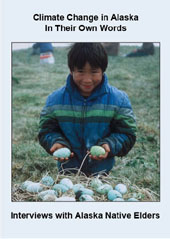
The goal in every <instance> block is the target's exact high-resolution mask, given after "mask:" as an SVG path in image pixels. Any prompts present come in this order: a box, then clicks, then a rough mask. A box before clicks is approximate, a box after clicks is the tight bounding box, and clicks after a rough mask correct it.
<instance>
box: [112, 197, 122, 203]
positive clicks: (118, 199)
mask: <svg viewBox="0 0 170 239" xmlns="http://www.w3.org/2000/svg"><path fill="white" fill-rule="evenodd" d="M124 201H125V200H124V199H123V198H115V199H114V200H113V202H124Z"/></svg>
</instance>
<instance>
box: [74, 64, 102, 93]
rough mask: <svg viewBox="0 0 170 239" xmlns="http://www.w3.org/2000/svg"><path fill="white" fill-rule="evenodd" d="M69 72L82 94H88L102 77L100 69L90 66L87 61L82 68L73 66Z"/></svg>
mask: <svg viewBox="0 0 170 239" xmlns="http://www.w3.org/2000/svg"><path fill="white" fill-rule="evenodd" d="M71 74H72V76H73V80H74V83H75V84H76V85H77V86H78V88H79V90H80V92H81V94H82V95H83V96H90V95H91V93H92V91H93V90H94V89H95V88H96V87H97V86H98V85H99V84H100V83H101V81H102V77H103V72H102V69H101V68H92V67H91V66H90V64H89V63H88V62H87V63H86V64H85V65H84V67H83V68H82V69H78V68H77V67H75V68H74V70H73V72H71Z"/></svg>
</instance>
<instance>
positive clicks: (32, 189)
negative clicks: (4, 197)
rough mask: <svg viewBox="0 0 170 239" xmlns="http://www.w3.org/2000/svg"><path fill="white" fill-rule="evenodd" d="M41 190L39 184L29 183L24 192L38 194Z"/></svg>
mask: <svg viewBox="0 0 170 239" xmlns="http://www.w3.org/2000/svg"><path fill="white" fill-rule="evenodd" d="M42 190H43V187H42V185H41V184H40V183H33V182H32V183H31V184H29V185H28V186H27V188H26V191H27V192H30V193H39V192H41V191H42Z"/></svg>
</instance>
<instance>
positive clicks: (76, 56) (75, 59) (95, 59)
mask: <svg viewBox="0 0 170 239" xmlns="http://www.w3.org/2000/svg"><path fill="white" fill-rule="evenodd" d="M87 62H88V63H89V64H90V66H91V67H94V68H101V69H102V72H104V71H105V70H106V68H107V64H108V57H107V53H106V51H105V49H104V47H103V46H102V44H101V43H75V44H74V45H73V46H72V47H71V49H70V51H69V52H68V67H69V68H70V71H73V70H74V68H75V67H77V68H78V69H82V68H83V67H84V65H85V64H86V63H87Z"/></svg>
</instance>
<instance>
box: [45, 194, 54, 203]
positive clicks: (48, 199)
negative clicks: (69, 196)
mask: <svg viewBox="0 0 170 239" xmlns="http://www.w3.org/2000/svg"><path fill="white" fill-rule="evenodd" d="M56 200H57V197H56V196H55V194H46V195H45V196H44V197H43V202H55V201H56Z"/></svg>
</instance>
